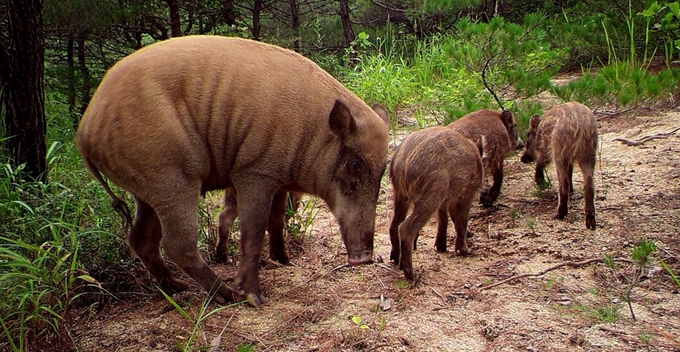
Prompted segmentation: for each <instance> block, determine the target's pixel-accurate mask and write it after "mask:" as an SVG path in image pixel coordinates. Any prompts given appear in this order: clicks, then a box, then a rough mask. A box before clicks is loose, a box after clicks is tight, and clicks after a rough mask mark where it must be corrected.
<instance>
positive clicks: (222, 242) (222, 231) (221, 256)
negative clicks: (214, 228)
mask: <svg viewBox="0 0 680 352" xmlns="http://www.w3.org/2000/svg"><path fill="white" fill-rule="evenodd" d="M301 198H302V195H301V194H300V193H296V192H291V193H289V192H286V191H278V192H276V193H275V194H274V198H273V199H272V210H271V212H270V213H269V224H268V225H267V233H269V257H270V258H271V259H272V260H275V261H277V262H279V263H281V264H284V265H286V264H289V263H290V258H289V257H288V253H286V247H285V242H284V239H283V232H284V227H285V225H286V221H288V214H287V212H286V209H287V208H288V206H290V207H291V209H292V211H293V212H296V211H297V209H298V207H299V206H300V201H301ZM237 205H238V204H237V201H236V191H235V190H234V188H233V187H227V189H226V190H224V207H223V208H222V211H221V212H220V215H219V217H218V225H219V226H218V229H219V230H218V240H217V248H216V250H215V261H217V262H218V263H226V262H227V246H228V241H229V232H230V231H231V226H232V225H233V224H234V220H236V217H237V216H238V208H237Z"/></svg>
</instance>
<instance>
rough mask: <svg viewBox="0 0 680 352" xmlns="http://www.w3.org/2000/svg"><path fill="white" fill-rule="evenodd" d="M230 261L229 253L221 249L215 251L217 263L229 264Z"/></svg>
mask: <svg viewBox="0 0 680 352" xmlns="http://www.w3.org/2000/svg"><path fill="white" fill-rule="evenodd" d="M228 262H229V256H227V253H225V252H223V251H220V250H219V249H218V250H217V251H216V252H215V263H220V264H227V263H228Z"/></svg>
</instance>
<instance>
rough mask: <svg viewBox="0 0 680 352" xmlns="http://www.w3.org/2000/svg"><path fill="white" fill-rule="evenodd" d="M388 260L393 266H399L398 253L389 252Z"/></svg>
mask: <svg viewBox="0 0 680 352" xmlns="http://www.w3.org/2000/svg"><path fill="white" fill-rule="evenodd" d="M390 260H391V261H392V263H394V264H395V265H399V251H395V250H392V251H390Z"/></svg>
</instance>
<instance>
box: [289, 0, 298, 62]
mask: <svg viewBox="0 0 680 352" xmlns="http://www.w3.org/2000/svg"><path fill="white" fill-rule="evenodd" d="M288 4H289V5H290V19H291V28H292V29H293V33H294V34H293V35H294V36H295V37H294V38H293V50H295V51H297V52H299V51H300V9H298V4H297V0H288Z"/></svg>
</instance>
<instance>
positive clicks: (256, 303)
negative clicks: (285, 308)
mask: <svg viewBox="0 0 680 352" xmlns="http://www.w3.org/2000/svg"><path fill="white" fill-rule="evenodd" d="M246 299H247V300H248V304H250V305H251V306H253V307H255V308H259V307H262V305H264V304H267V303H268V302H267V299H266V298H265V297H264V296H263V295H257V294H254V293H249V294H247V295H246Z"/></svg>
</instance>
